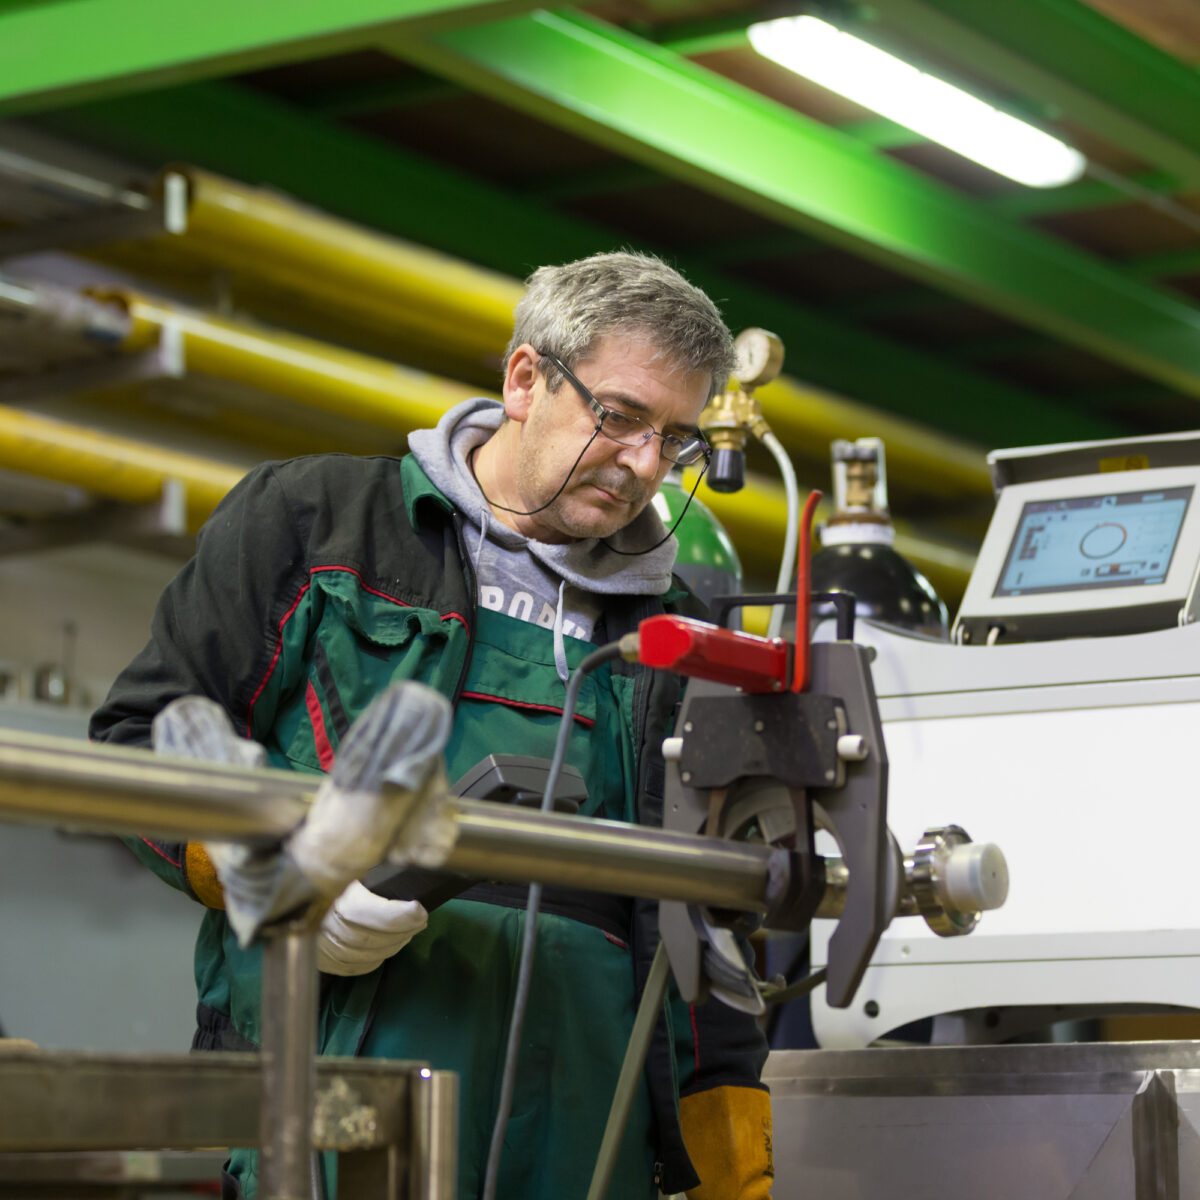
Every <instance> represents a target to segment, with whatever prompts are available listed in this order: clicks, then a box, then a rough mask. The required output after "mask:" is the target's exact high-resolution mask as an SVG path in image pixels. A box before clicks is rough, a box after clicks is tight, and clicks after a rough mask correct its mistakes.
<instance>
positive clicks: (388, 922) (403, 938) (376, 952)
mask: <svg viewBox="0 0 1200 1200" xmlns="http://www.w3.org/2000/svg"><path fill="white" fill-rule="evenodd" d="M428 923H429V914H428V913H427V912H426V911H425V908H424V906H423V905H422V904H421V903H420V902H419V901H417V900H386V899H384V897H382V896H377V895H375V893H374V892H372V891H369V890H368V889H367V888H365V887H363V885H362V884H361V883H359V882H358V881H357V880H355V882H353V883H352V884H350V886H349V887H348V888H346V890H345V891H344V892H343V893H342V894H341V895H340V896H339V897H338V898H337V899H336V900H335V901H334V902H333V904H331V905H330V907H329V911H328V912H327V913H326V914H325V917H324V919H323V920H322V921H321V929H320V932H319V933H318V934H317V966H318V967H320V969H321V970H322V971H324V972H326V973H327V974H329V975H365V974H367V972H368V971H374V970H375V968H376V967H378V966H379V965H380V964H381V963H382V962H383V961H384V960H385V959H388V958H391V956H392V955H393V954H395V953H397V952H398V951H400V950H402V949H403V948H404V947H405V946H407V945H408V943H409V942H410V941H411V940H412V939H413V938H414V937H415V936H416V935H417V934H418V933H420V932H421V930H422V929H424V928H425V926H426V925H427V924H428Z"/></svg>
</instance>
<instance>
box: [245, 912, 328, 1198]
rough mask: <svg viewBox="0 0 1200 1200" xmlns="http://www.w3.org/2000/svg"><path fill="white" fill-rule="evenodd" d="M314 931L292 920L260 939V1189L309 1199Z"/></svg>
mask: <svg viewBox="0 0 1200 1200" xmlns="http://www.w3.org/2000/svg"><path fill="white" fill-rule="evenodd" d="M315 933H316V930H315V928H314V927H313V926H312V924H311V923H309V924H301V923H300V922H293V923H290V924H288V925H285V926H284V927H283V928H282V929H272V930H270V931H268V932H267V934H266V936H265V937H264V938H263V974H262V1006H261V1007H262V1015H263V1021H262V1108H261V1111H260V1114H259V1145H260V1147H261V1148H262V1159H261V1176H262V1183H261V1188H262V1194H263V1195H264V1196H268V1197H270V1200H312V1189H311V1166H312V1152H313V1151H312V1125H313V1099H314V1097H315V1095H316V1087H317V1065H316V1048H317V949H316V937H315Z"/></svg>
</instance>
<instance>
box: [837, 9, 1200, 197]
mask: <svg viewBox="0 0 1200 1200" xmlns="http://www.w3.org/2000/svg"><path fill="white" fill-rule="evenodd" d="M871 11H872V13H873V14H874V15H875V16H876V17H877V19H878V29H879V30H880V31H882V32H883V33H884V34H885V35H886V34H888V33H889V32H894V33H895V36H896V37H897V38H899V39H903V40H905V41H910V40H912V39H916V40H918V41H920V42H922V43H925V44H927V45H930V46H933V47H935V48H936V49H937V50H938V51H940V52H941V53H943V54H945V55H948V56H950V57H952V58H954V59H957V60H958V61H959V62H961V63H963V64H964V66H966V65H969V66H970V67H971V69H972V70H975V71H978V72H981V73H983V74H986V75H988V76H990V77H991V78H992V79H993V80H994V81H995V83H996V84H998V85H1000V86H1002V87H1003V88H1005V89H1007V90H1010V91H1013V92H1018V93H1024V94H1026V95H1028V96H1030V97H1032V98H1033V99H1034V100H1035V101H1037V102H1039V103H1041V104H1043V105H1050V106H1053V107H1054V108H1056V109H1058V110H1059V111H1060V112H1061V113H1062V114H1063V115H1064V116H1066V117H1069V118H1070V119H1071V120H1072V121H1074V122H1076V123H1078V124H1081V125H1083V126H1084V127H1085V128H1087V129H1088V130H1090V131H1091V132H1092V133H1095V134H1098V135H1099V136H1100V137H1103V138H1105V139H1107V140H1108V141H1110V142H1112V143H1113V144H1114V145H1116V146H1120V147H1121V148H1122V149H1124V150H1126V151H1128V152H1129V153H1130V154H1133V155H1135V156H1136V157H1137V158H1138V159H1140V160H1141V161H1143V162H1146V163H1147V164H1148V165H1150V166H1155V167H1159V168H1161V169H1162V170H1165V171H1169V172H1170V173H1172V174H1174V175H1178V176H1179V178H1180V179H1181V180H1182V181H1183V182H1184V183H1185V184H1186V185H1188V186H1194V185H1197V184H1200V121H1198V120H1197V118H1196V114H1197V113H1198V112H1200V74H1198V73H1197V72H1196V70H1195V69H1194V68H1192V67H1190V66H1187V65H1186V64H1184V63H1182V62H1180V61H1179V60H1178V59H1175V58H1172V57H1171V55H1169V54H1167V53H1166V52H1165V51H1162V50H1159V49H1158V48H1157V47H1155V46H1152V45H1150V43H1148V42H1146V41H1143V40H1142V39H1141V38H1139V37H1137V36H1136V35H1135V34H1133V33H1131V32H1130V31H1129V30H1127V29H1124V28H1122V27H1121V26H1120V25H1118V24H1116V23H1115V22H1114V21H1111V20H1109V19H1108V18H1107V17H1105V16H1103V15H1102V14H1101V13H1099V12H1097V11H1096V9H1094V8H1092V7H1090V6H1089V5H1088V4H1085V3H1083V2H1082V0H1002V2H997V0H872V9H871ZM856 32H859V33H862V34H863V35H864V36H865V37H867V38H869V39H870V38H871V37H872V30H871V25H870V22H867V21H864V22H863V23H862V24H860V25H859V26H858V28H857V30H856Z"/></svg>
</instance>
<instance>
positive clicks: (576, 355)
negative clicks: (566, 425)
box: [504, 251, 733, 400]
mask: <svg viewBox="0 0 1200 1200" xmlns="http://www.w3.org/2000/svg"><path fill="white" fill-rule="evenodd" d="M525 283H526V291H525V295H524V296H523V297H522V298H521V300H520V302H519V303H518V304H517V307H516V310H515V312H514V313H513V321H514V328H513V335H512V339H511V340H510V341H509V343H508V348H507V350H505V352H504V366H505V369H507V367H508V360H509V358H511V357H512V353H513V351H514V350H515V349H516V348H517V347H518V346H521V345H524V344H525V343H526V342H528V343H529V345H531V346H533V348H534V349H535V350H537V351H538V352H539V353H540V354H542V355H545V354H554V355H557V356H558V358H560V359H561V360H562V361H563V362H564V363H565V364H566V365H567V366H568V367H570V368H572V369H574V368H575V367H576V366H577V365H578V364H579V363H581V362H585V361H586V360H587V359H588V358H589V357H590V356H591V355H592V353H593V352H594V351H595V349H596V348H597V346H598V345H599V343H600V341H601V340H602V339H604V338H607V337H612V336H618V337H631V336H632V337H639V336H640V337H642V338H644V339H645V340H646V341H647V342H649V343H650V344H651V345H652V346H653V347H654V348H655V349H656V351H657V354H656V357H660V358H665V359H666V360H667V361H668V362H669V363H671V364H672V365H673V366H676V367H680V368H682V369H683V370H685V371H706V372H707V373H708V376H709V381H710V383H709V392H708V397H709V399H710V400H711V399H712V397H713V396H715V395H716V394H717V393H718V392H719V391H721V390H722V389H723V388H724V386H725V381H726V379H727V378H728V375H729V372H730V371H731V370H732V369H733V338H732V337H731V336H730V333H729V329H728V327H727V326H726V325H725V322H724V321H723V320H722V319H721V314H720V312H719V310H718V309H717V306H716V305H715V304H714V303H713V302H712V301H711V300H710V299H709V298H708V296H707V295H705V293H704V292H702V291H701V290H700V289H699V288H698V287H695V286H694V285H693V284H690V283H688V281H687V280H686V279H684V277H683V276H682V275H680V273H679V272H678V271H676V270H675V268H674V267H670V266H668V265H667V264H666V263H665V262H663V261H662V259H660V258H655V257H654V256H652V255H649V254H636V253H632V252H629V251H616V252H614V253H609V254H593V255H591V257H589V258H581V259H578V260H577V261H576V262H570V263H565V264H563V265H562V266H557V267H539V268H538V269H537V270H536V271H534V273H533V274H532V275H530V276H529V278H528V279H527V280H526V281H525ZM541 366H542V369H543V371H544V372H545V374H546V382H547V386H548V387H549V388H550V390H551V391H556V390H557V389H558V387H559V385H560V384H561V383H562V375H561V373H560V372H559V371H557V370H556V369H555V368H554V366H553V364H552V363H550V362H549V361H548V360H547V359H545V358H543V359H542V363H541Z"/></svg>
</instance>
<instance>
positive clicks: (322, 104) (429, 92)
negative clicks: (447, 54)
mask: <svg viewBox="0 0 1200 1200" xmlns="http://www.w3.org/2000/svg"><path fill="white" fill-rule="evenodd" d="M466 94H467V93H466V91H465V89H463V88H460V87H459V86H458V85H457V84H455V83H450V82H448V81H447V80H445V79H436V78H434V77H432V76H429V75H425V74H421V75H415V76H414V75H404V76H402V77H400V78H397V79H368V80H366V81H364V82H362V83H348V84H345V85H343V86H341V87H324V88H321V89H320V90H318V91H316V92H314V93H312V94H311V95H308V96H305V97H304V98H303V99H302V100H301V101H300V104H301V106H302V107H303V109H304V111H305V112H306V113H313V114H315V115H316V116H319V117H357V116H360V115H362V114H363V113H373V112H383V111H385V110H387V109H393V108H415V107H418V106H420V105H422V104H436V103H438V102H439V101H442V100H453V99H456V98H458V97H460V96H464V95H466Z"/></svg>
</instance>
